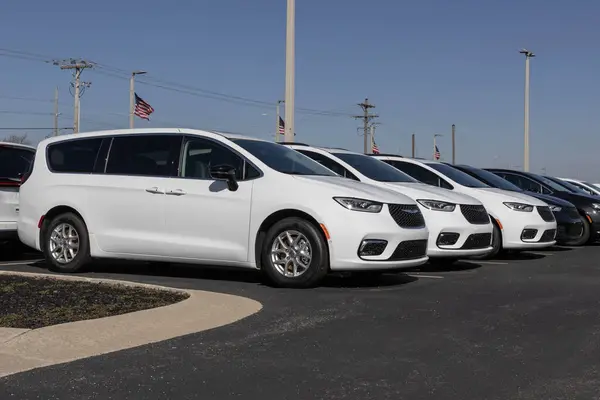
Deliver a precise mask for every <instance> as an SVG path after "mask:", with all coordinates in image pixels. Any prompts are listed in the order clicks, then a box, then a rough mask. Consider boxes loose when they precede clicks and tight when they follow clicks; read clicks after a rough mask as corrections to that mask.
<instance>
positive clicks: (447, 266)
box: [410, 260, 482, 272]
mask: <svg viewBox="0 0 600 400" xmlns="http://www.w3.org/2000/svg"><path fill="white" fill-rule="evenodd" d="M481 267H482V265H481V264H478V263H477V261H462V260H461V261H456V262H454V263H441V262H440V263H436V262H433V263H432V262H429V263H427V264H425V265H422V266H420V267H417V268H415V269H411V270H410V271H414V272H458V271H469V270H473V269H477V268H481Z"/></svg>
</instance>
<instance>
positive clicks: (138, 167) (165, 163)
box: [106, 135, 183, 177]
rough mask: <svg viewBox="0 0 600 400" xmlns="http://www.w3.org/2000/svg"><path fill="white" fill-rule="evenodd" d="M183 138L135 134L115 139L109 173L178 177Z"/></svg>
mask: <svg viewBox="0 0 600 400" xmlns="http://www.w3.org/2000/svg"><path fill="white" fill-rule="evenodd" d="M182 139H183V136H180V135H135V136H117V137H114V138H113V141H112V145H111V146H110V152H109V155H108V161H107V163H106V173H107V174H115V175H140V176H158V177H170V176H177V168H178V166H179V153H180V150H181V142H182Z"/></svg>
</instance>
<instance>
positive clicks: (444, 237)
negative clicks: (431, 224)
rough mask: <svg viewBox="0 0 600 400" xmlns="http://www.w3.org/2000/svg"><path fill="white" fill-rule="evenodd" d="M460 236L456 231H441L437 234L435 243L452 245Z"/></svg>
mask: <svg viewBox="0 0 600 400" xmlns="http://www.w3.org/2000/svg"><path fill="white" fill-rule="evenodd" d="M459 237H460V234H459V233H456V232H442V233H440V234H439V235H438V238H437V240H436V242H435V244H436V245H437V246H438V247H439V246H452V245H453V244H456V242H457V241H458V238H459Z"/></svg>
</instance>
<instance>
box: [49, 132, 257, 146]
mask: <svg viewBox="0 0 600 400" xmlns="http://www.w3.org/2000/svg"><path fill="white" fill-rule="evenodd" d="M148 133H184V134H189V135H203V136H208V137H211V136H212V137H219V136H220V137H225V138H227V139H247V140H257V141H263V142H266V140H264V139H259V138H255V137H252V136H246V135H241V134H238V133H230V132H217V131H208V130H202V129H189V128H136V129H115V130H104V131H93V132H82V133H70V134H68V135H60V136H53V137H51V138H48V139H44V140H42V141H41V142H40V144H42V143H44V144H50V143H53V142H60V141H63V140H69V139H75V138H88V137H101V136H114V135H143V134H148Z"/></svg>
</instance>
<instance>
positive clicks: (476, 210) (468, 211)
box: [460, 204, 490, 225]
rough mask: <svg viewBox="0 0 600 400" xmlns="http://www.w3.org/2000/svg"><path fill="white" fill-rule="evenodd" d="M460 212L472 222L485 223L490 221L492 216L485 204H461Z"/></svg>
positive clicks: (475, 223) (476, 223)
mask: <svg viewBox="0 0 600 400" xmlns="http://www.w3.org/2000/svg"><path fill="white" fill-rule="evenodd" d="M460 212H461V213H462V215H463V216H464V217H465V219H466V220H467V221H469V223H471V224H474V225H485V224H489V223H490V217H489V215H488V213H487V211H486V210H485V207H484V206H478V205H472V204H461V206H460Z"/></svg>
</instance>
